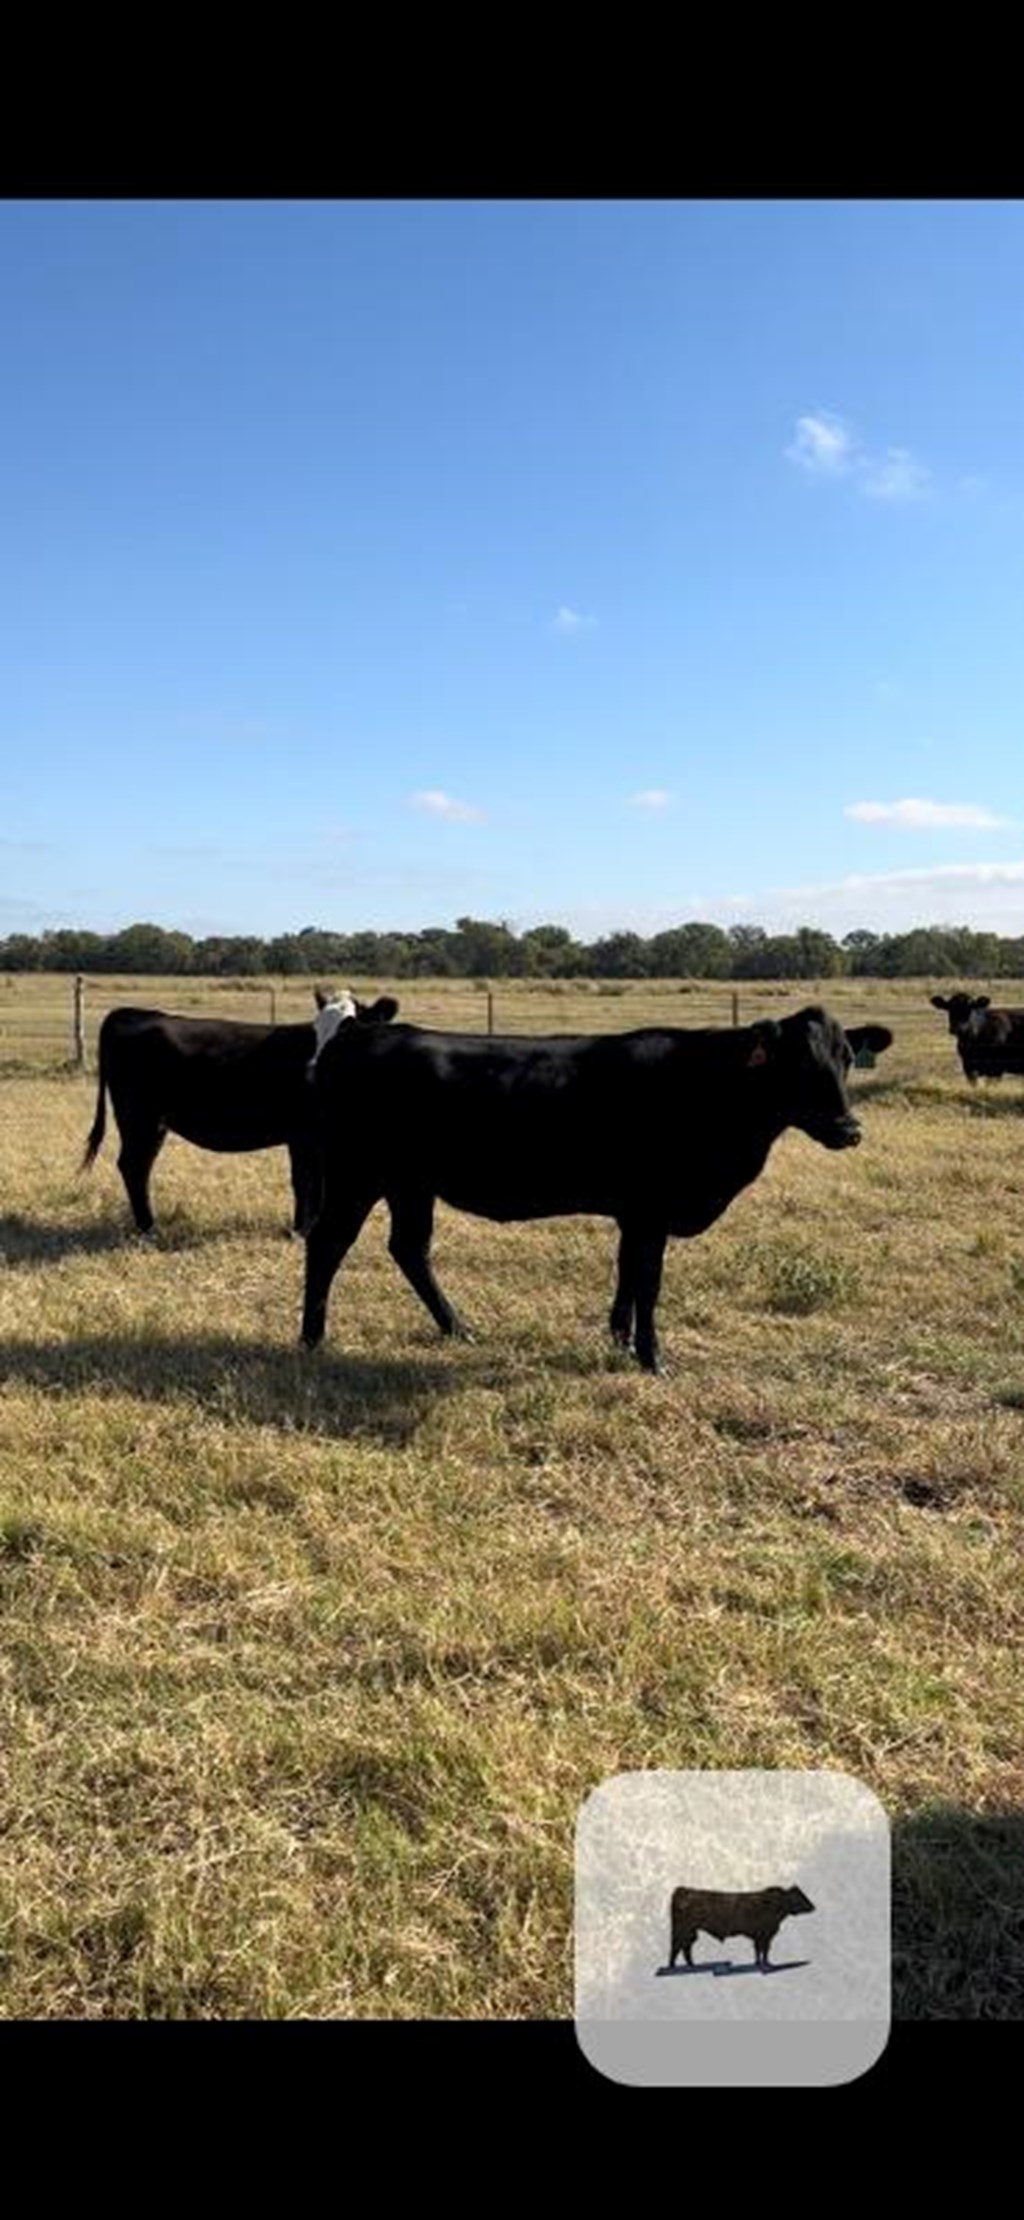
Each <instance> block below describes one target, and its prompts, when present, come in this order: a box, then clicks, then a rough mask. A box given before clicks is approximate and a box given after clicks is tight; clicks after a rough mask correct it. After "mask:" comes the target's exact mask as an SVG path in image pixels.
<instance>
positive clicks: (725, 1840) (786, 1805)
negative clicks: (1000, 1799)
mask: <svg viewBox="0 0 1024 2220" xmlns="http://www.w3.org/2000/svg"><path fill="white" fill-rule="evenodd" d="M890 1893H891V1892H890V1837H889V1821H888V1818H887V1817H886V1814H885V1812H884V1810H883V1808H882V1806H881V1804H880V1803H879V1801H878V1798H877V1796H875V1795H874V1794H873V1792H872V1791H871V1789H869V1788H866V1787H865V1785H864V1783H863V1781H857V1780H852V1779H851V1778H850V1776H849V1775H848V1774H846V1773H827V1772H821V1773H811V1772H768V1771H754V1770H751V1771H750V1772H736V1773H730V1772H707V1773H668V1772H657V1773H656V1772H650V1773H617V1774H615V1775H614V1777H613V1778H612V1779H611V1780H607V1781H602V1782H601V1783H600V1786H599V1787H597V1788H595V1789H594V1790H593V1791H592V1792H591V1794H590V1795H589V1796H588V1797H587V1799H586V1802H585V1803H584V1804H582V1805H581V1807H580V1812H579V1816H578V1818H577V1822H576V2035H577V2040H578V2042H579V2044H580V2047H581V2049H582V2050H583V2052H584V2054H585V2056H586V2057H587V2058H588V2059H589V2060H590V2063H591V2065H592V2066H596V2067H597V2069H598V2072H599V2073H603V2074H607V2075H608V2076H609V2077H610V2079H611V2080H613V2081H624V2082H630V2083H633V2084H634V2085H640V2086H648V2087H666V2086H667V2087H680V2088H710V2087H715V2086H719V2087H727V2088H728V2087H731V2088H737V2087H748V2088H749V2087H767V2088H778V2087H784V2086H786V2085H787V2084H789V2085H792V2086H794V2087H809V2086H814V2085H818V2086H822V2085H827V2084H829V2083H836V2082H842V2081H853V2080H855V2079H856V2077H857V2076H858V2075H859V2074H863V2073H866V2072H867V2069H868V2067H869V2066H872V2065H874V2063H875V2060H876V2058H878V2057H879V2056H880V2055H881V2052H882V2051H883V2050H884V2048H885V2045H886V2042H887V2040H888V2035H889V2021H890V2011H891V2003H890Z"/></svg>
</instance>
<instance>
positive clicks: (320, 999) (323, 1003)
mask: <svg viewBox="0 0 1024 2220" xmlns="http://www.w3.org/2000/svg"><path fill="white" fill-rule="evenodd" d="M313 1000H314V1002H315V1003H316V1006H317V1009H318V1010H326V1008H327V996H326V995H325V993H324V990H323V988H322V987H314V989H313Z"/></svg>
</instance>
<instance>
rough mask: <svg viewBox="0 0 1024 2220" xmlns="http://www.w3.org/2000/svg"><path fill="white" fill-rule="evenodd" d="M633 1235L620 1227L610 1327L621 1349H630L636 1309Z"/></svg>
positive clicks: (609, 1319) (613, 1337) (614, 1339)
mask: <svg viewBox="0 0 1024 2220" xmlns="http://www.w3.org/2000/svg"><path fill="white" fill-rule="evenodd" d="M633 1285H634V1267H633V1237H632V1235H631V1234H629V1233H626V1232H625V1231H624V1229H623V1228H622V1227H620V1228H619V1270H618V1279H617V1280H616V1283H615V1300H614V1302H613V1304H612V1307H611V1311H610V1313H609V1317H608V1327H609V1331H610V1333H611V1336H612V1339H613V1341H617V1342H618V1344H619V1347H620V1348H621V1349H628V1348H629V1344H630V1342H631V1340H632V1338H633V1311H634V1293H633Z"/></svg>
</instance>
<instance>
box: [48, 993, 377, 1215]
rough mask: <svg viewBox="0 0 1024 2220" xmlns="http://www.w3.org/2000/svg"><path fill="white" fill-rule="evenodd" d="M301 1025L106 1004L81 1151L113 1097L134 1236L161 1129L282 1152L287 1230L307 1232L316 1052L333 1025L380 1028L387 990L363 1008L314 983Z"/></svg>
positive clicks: (98, 1134)
mask: <svg viewBox="0 0 1024 2220" xmlns="http://www.w3.org/2000/svg"><path fill="white" fill-rule="evenodd" d="M316 1003H317V1013H318V1014H317V1016H316V1018H315V1020H313V1021H311V1023H309V1024H308V1025H251V1024H248V1023H245V1022H243V1021H240V1020H237V1019H234V1018H202V1017H172V1016H168V1015H167V1013H166V1012H165V1011H163V1010H134V1009H120V1010H111V1011H109V1013H108V1015H107V1016H106V1017H105V1018H104V1020H103V1023H102V1025H101V1027H100V1036H99V1088H98V1095H97V1102H96V1116H95V1119H94V1121H93V1127H92V1132H91V1133H90V1135H89V1139H88V1141H87V1143H86V1148H85V1155H84V1157H83V1159H82V1169H83V1171H86V1170H88V1168H89V1166H90V1165H91V1164H92V1163H93V1162H94V1160H95V1158H96V1156H97V1154H98V1152H99V1149H100V1147H101V1145H102V1142H103V1136H104V1133H105V1132H106V1100H105V1098H106V1096H107V1094H108V1093H109V1096H110V1101H111V1105H112V1107H113V1112H114V1116H115V1118H116V1120H117V1126H118V1131H119V1133H120V1135H121V1153H120V1155H119V1156H118V1159H117V1163H118V1169H119V1171H120V1174H121V1177H122V1179H123V1181H124V1184H125V1188H126V1190H127V1194H128V1201H129V1203H130V1204H131V1208H132V1215H133V1217H134V1219H135V1223H136V1225H137V1227H138V1229H139V1232H140V1233H149V1232H150V1230H151V1228H152V1226H153V1223H154V1219H153V1212H152V1210H151V1208H150V1201H149V1175H150V1172H151V1171H152V1168H153V1164H154V1162H155V1160H156V1157H157V1155H158V1153H159V1151H160V1149H161V1148H162V1146H163V1143H164V1141H165V1140H166V1138H167V1135H168V1133H178V1134H180V1135H181V1138H182V1140H184V1141H192V1142H194V1143H195V1145H196V1147H197V1148H201V1149H216V1150H223V1151H236V1150H243V1149H271V1148H282V1147H283V1148H286V1149H287V1150H288V1154H289V1157H290V1159H291V1174H292V1191H293V1194H294V1198H295V1218H294V1230H295V1232H296V1233H306V1232H307V1231H308V1228H309V1226H310V1224H311V1223H312V1219H313V1217H314V1215H315V1212H316V1208H317V1205H318V1201H319V1182H320V1175H319V1157H318V1153H317V1142H316V1130H315V1125H314V1108H315V1098H314V1091H313V1072H314V1069H315V1066H316V1060H317V1058H318V1056H319V1055H320V1053H321V1051H322V1050H323V1048H324V1046H325V1044H326V1042H327V1041H329V1040H330V1038H331V1036H332V1034H333V1033H334V1032H335V1031H336V1030H337V1028H338V1026H339V1025H343V1024H346V1023H350V1024H351V1030H352V1031H353V1032H357V1031H358V1030H359V1029H360V1028H361V1027H362V1026H363V1025H367V1026H369V1027H370V1028H371V1029H372V1028H373V1027H374V1026H375V1025H378V1024H381V1025H382V1024H387V1023H388V1022H389V1020H390V1019H391V1018H393V1017H394V1016H395V1014H396V1012H397V1009H398V1004H397V1002H396V1001H395V1000H394V998H393V997H392V996H391V995H382V996H381V997H380V999H379V1001H377V1002H374V1003H373V1004H372V1005H370V1006H364V1005H363V1004H362V1003H359V1002H357V1001H356V999H355V997H354V995H351V994H348V993H345V994H338V995H325V994H322V993H321V992H320V989H319V988H317V990H316Z"/></svg>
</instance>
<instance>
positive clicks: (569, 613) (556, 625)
mask: <svg viewBox="0 0 1024 2220" xmlns="http://www.w3.org/2000/svg"><path fill="white" fill-rule="evenodd" d="M596 624H597V618H596V617H584V616H582V615H581V614H580V611H579V610H578V609H569V608H567V606H566V604H565V602H564V601H563V603H562V606H561V608H560V609H559V610H558V612H557V614H556V615H555V616H554V617H553V618H552V621H551V630H552V632H558V633H560V635H561V637H562V639H563V640H573V639H575V638H576V635H577V633H579V632H592V631H593V630H594V629H595V627H596Z"/></svg>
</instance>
